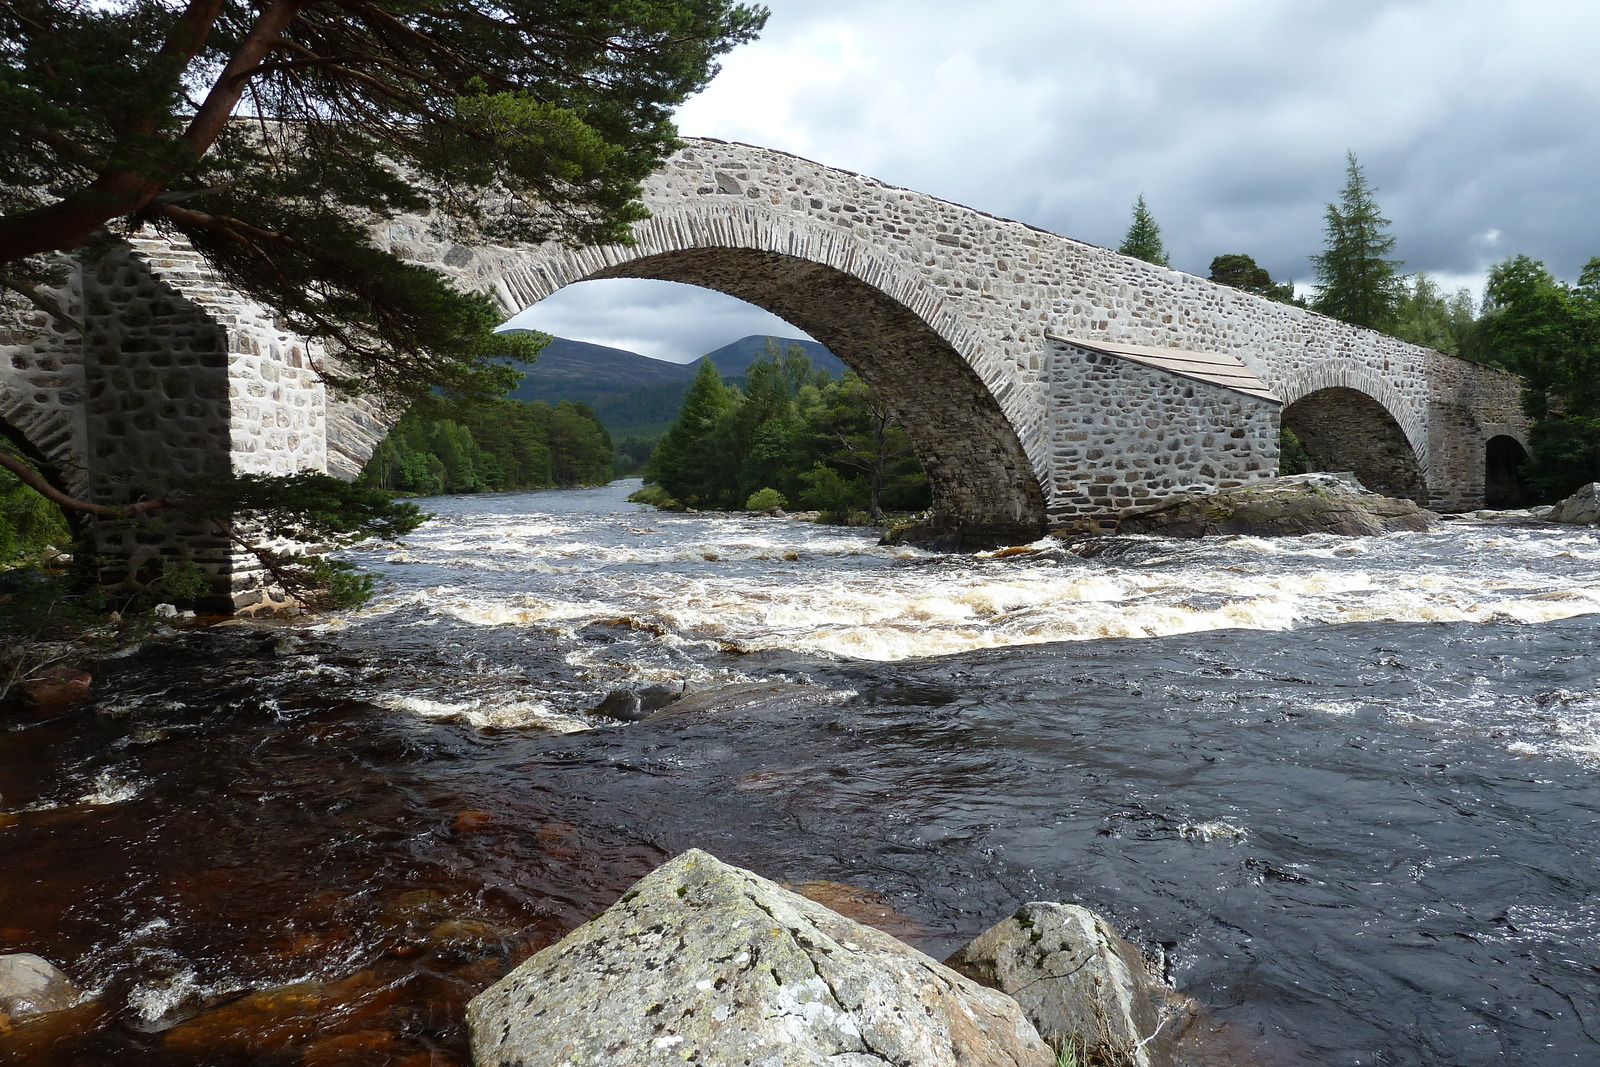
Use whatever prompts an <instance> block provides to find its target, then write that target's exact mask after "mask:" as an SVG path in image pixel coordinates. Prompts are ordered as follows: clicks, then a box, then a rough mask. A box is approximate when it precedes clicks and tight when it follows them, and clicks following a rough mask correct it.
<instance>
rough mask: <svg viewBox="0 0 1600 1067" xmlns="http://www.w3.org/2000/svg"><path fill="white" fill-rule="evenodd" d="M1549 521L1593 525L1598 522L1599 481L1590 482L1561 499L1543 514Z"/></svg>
mask: <svg viewBox="0 0 1600 1067" xmlns="http://www.w3.org/2000/svg"><path fill="white" fill-rule="evenodd" d="M1545 519H1546V520H1547V521H1549V522H1566V523H1571V524H1573V525H1575V526H1593V525H1594V524H1595V523H1597V522H1600V482H1590V483H1589V484H1588V485H1586V486H1584V487H1583V488H1582V489H1579V490H1578V491H1577V492H1576V493H1573V494H1572V495H1571V496H1569V497H1567V498H1566V499H1565V500H1563V501H1561V502H1560V503H1559V504H1557V505H1556V506H1555V507H1553V508H1552V509H1551V510H1550V513H1549V514H1548V515H1546V516H1545Z"/></svg>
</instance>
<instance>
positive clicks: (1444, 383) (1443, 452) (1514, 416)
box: [1427, 352, 1528, 511]
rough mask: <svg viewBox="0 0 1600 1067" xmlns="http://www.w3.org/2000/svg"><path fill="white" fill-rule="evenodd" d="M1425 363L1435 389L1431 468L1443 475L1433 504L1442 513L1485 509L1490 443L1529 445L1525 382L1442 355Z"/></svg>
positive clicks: (1435, 484)
mask: <svg viewBox="0 0 1600 1067" xmlns="http://www.w3.org/2000/svg"><path fill="white" fill-rule="evenodd" d="M1427 364H1428V380H1429V381H1430V382H1431V383H1433V385H1434V390H1433V392H1432V394H1431V395H1430V398H1429V405H1428V427H1429V435H1428V453H1429V458H1428V467H1429V469H1430V470H1433V471H1438V472H1441V474H1442V475H1443V476H1441V477H1439V478H1437V479H1435V480H1434V481H1433V482H1431V483H1430V486H1431V488H1432V497H1431V500H1430V503H1431V505H1432V506H1433V507H1434V508H1437V509H1439V510H1441V511H1467V510H1470V509H1472V508H1478V507H1482V506H1483V505H1484V502H1485V501H1484V489H1485V475H1486V468H1487V446H1488V443H1489V441H1490V440H1491V439H1492V438H1494V437H1498V436H1501V435H1504V436H1506V437H1510V438H1512V439H1514V440H1516V441H1517V443H1519V444H1520V445H1522V446H1523V448H1527V446H1528V420H1527V418H1526V416H1524V415H1523V414H1522V379H1521V378H1518V377H1517V376H1516V375H1515V374H1511V373H1509V372H1507V371H1502V370H1498V369H1496V368H1493V367H1485V366H1481V365H1479V364H1476V363H1469V362H1467V361H1466V360H1461V359H1454V358H1452V357H1450V356H1447V355H1444V354H1442V353H1439V352H1429V353H1428V354H1427Z"/></svg>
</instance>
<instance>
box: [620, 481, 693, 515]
mask: <svg viewBox="0 0 1600 1067" xmlns="http://www.w3.org/2000/svg"><path fill="white" fill-rule="evenodd" d="M628 503H630V504H649V505H650V506H651V507H653V508H660V509H661V510H662V511H682V510H683V505H682V504H680V503H678V501H677V500H676V499H675V498H674V497H673V496H672V494H671V493H669V492H667V491H666V490H665V489H663V488H661V487H660V486H659V485H644V486H640V487H639V488H638V489H635V490H634V491H633V492H631V493H629V494H628Z"/></svg>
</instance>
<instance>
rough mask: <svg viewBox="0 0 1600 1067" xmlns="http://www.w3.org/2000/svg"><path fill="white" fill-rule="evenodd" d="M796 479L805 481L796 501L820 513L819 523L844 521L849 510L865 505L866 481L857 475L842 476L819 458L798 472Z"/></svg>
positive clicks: (847, 516) (861, 507)
mask: <svg viewBox="0 0 1600 1067" xmlns="http://www.w3.org/2000/svg"><path fill="white" fill-rule="evenodd" d="M800 480H801V481H802V482H803V483H805V489H804V490H803V491H802V492H801V494H800V503H802V504H804V505H805V506H806V507H808V508H812V509H814V510H816V511H818V512H820V513H821V514H820V516H819V517H820V518H821V520H822V521H823V522H836V523H843V522H847V521H849V518H850V513H851V512H854V511H861V510H863V509H864V508H865V506H866V503H867V483H866V481H865V480H864V479H862V478H859V477H857V478H845V477H844V476H843V475H841V474H840V473H839V472H838V471H836V470H834V469H833V468H832V467H830V466H828V465H827V464H826V463H823V462H822V461H821V460H818V461H817V462H816V464H814V465H813V466H812V468H811V469H810V470H808V471H806V472H805V473H804V474H802V475H800Z"/></svg>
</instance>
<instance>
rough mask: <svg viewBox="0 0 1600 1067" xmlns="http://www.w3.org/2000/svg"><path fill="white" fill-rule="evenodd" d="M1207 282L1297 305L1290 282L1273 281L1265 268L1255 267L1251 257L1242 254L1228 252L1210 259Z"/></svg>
mask: <svg viewBox="0 0 1600 1067" xmlns="http://www.w3.org/2000/svg"><path fill="white" fill-rule="evenodd" d="M1209 280H1210V281H1213V282H1216V283H1218V284H1219V285H1231V286H1233V287H1234V288H1235V289H1243V290H1244V291H1245V292H1247V293H1255V294H1256V295H1257V296H1264V297H1266V298H1267V299H1268V300H1276V301H1278V302H1279V303H1280V304H1294V303H1298V301H1297V300H1296V298H1295V295H1294V284H1293V283H1292V282H1282V283H1279V282H1275V281H1273V280H1272V275H1271V274H1268V273H1267V269H1266V268H1265V267H1262V266H1259V265H1257V263H1256V261H1255V259H1254V258H1253V257H1251V256H1247V255H1245V254H1244V253H1242V252H1230V253H1228V254H1227V255H1221V256H1217V257H1216V258H1214V259H1212V261H1211V275H1210V278H1209Z"/></svg>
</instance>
